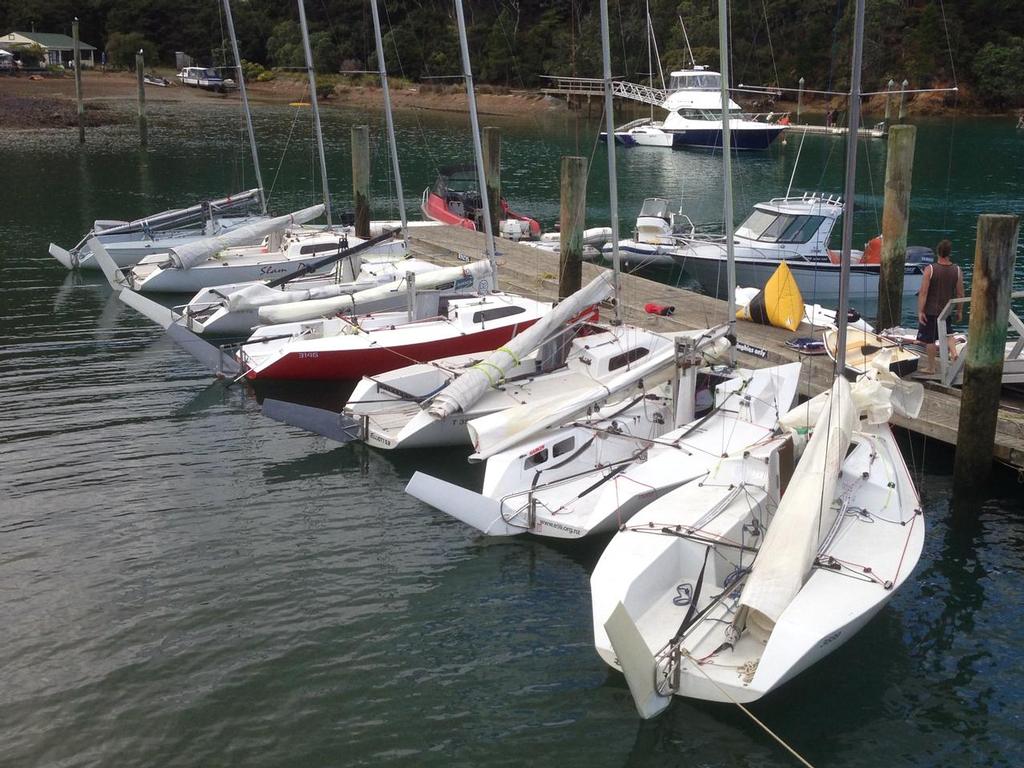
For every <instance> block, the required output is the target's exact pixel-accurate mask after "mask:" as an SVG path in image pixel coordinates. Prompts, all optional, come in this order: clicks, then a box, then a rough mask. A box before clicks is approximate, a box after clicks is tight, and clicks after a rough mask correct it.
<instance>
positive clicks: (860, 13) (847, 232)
mask: <svg viewBox="0 0 1024 768" xmlns="http://www.w3.org/2000/svg"><path fill="white" fill-rule="evenodd" d="M863 51H864V0H857V1H856V10H855V13H854V17H853V57H852V58H853V61H852V62H851V64H850V127H849V132H848V133H847V135H846V188H845V190H844V192H843V197H844V198H845V200H844V201H843V243H842V250H841V257H840V261H839V306H838V307H837V308H836V321H837V322H836V325H837V326H838V332H837V333H836V366H837V370H838V375H840V376H842V375H843V371H845V370H846V322H847V314H848V311H849V302H850V296H849V293H850V249H851V248H852V246H853V210H854V207H855V206H854V194H855V193H856V183H855V181H856V179H855V176H856V173H857V133H858V131H859V130H860V68H861V58H862V56H863Z"/></svg>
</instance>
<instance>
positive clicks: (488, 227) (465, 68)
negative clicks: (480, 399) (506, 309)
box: [455, 0, 498, 289]
mask: <svg viewBox="0 0 1024 768" xmlns="http://www.w3.org/2000/svg"><path fill="white" fill-rule="evenodd" d="M455 15H456V17H457V19H458V22H459V48H460V50H461V51H462V75H463V77H464V78H465V79H466V99H467V100H468V101H469V122H470V124H471V126H472V128H473V159H474V161H475V162H476V183H477V185H478V186H479V187H480V205H481V207H482V208H483V215H484V235H485V237H486V238H487V260H488V261H489V262H491V281H492V283H493V285H494V288H495V289H496V288H497V287H498V256H497V254H496V253H495V251H494V229H493V226H492V224H493V222H491V205H490V201H489V200H488V199H487V182H486V180H485V179H484V152H483V149H482V148H481V147H480V121H479V119H478V118H477V114H476V92H475V91H474V90H473V72H472V70H471V69H470V68H469V45H468V43H467V42H466V17H465V16H464V15H463V13H462V0H455Z"/></svg>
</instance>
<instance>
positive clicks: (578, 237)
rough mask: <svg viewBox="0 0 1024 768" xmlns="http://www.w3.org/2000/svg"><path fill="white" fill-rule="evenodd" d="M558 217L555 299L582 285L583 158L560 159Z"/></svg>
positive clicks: (585, 197) (585, 161) (585, 207)
mask: <svg viewBox="0 0 1024 768" xmlns="http://www.w3.org/2000/svg"><path fill="white" fill-rule="evenodd" d="M561 187H562V190H561V203H562V206H561V217H560V223H559V233H560V234H559V238H558V244H559V258H558V298H559V299H564V298H565V297H566V296H569V295H570V294H573V293H575V292H576V291H578V290H579V289H580V288H581V287H582V285H583V228H584V226H585V214H586V210H587V159H586V158H585V157H563V158H562V184H561Z"/></svg>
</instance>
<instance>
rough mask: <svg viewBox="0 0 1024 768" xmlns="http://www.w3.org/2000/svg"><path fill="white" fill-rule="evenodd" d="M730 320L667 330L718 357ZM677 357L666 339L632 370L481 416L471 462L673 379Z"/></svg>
mask: <svg viewBox="0 0 1024 768" xmlns="http://www.w3.org/2000/svg"><path fill="white" fill-rule="evenodd" d="M728 330H729V327H728V326H727V325H721V326H718V327H717V328H713V329H711V330H707V331H699V332H695V331H682V332H679V333H675V334H665V336H667V337H668V338H673V337H677V336H681V335H688V336H692V337H697V338H698V343H697V351H699V352H700V353H701V354H703V355H705V356H709V355H710V356H717V355H719V354H721V353H722V352H723V348H727V347H728V346H729V342H728V341H727V340H726V339H725V338H724V336H725V334H726V333H727V332H728ZM675 359H676V352H675V345H674V344H666V345H665V346H664V347H663V348H662V349H660V350H656V351H652V352H651V354H649V355H647V356H646V357H644V358H643V359H642V361H640V362H639V363H637V364H636V365H635V366H631V367H630V368H629V369H627V370H624V371H623V372H622V373H620V374H618V375H617V376H613V377H611V378H609V379H606V380H605V381H604V382H603V383H597V382H595V383H594V384H593V385H592V386H589V387H586V388H585V389H582V390H575V391H572V392H567V393H563V394H559V395H555V396H553V397H550V398H547V399H546V400H540V401H537V400H534V401H531V402H529V403H526V404H525V405H520V406H516V407H514V408H508V409H506V410H504V411H500V412H498V413H492V414H490V415H487V416H481V417H480V418H478V419H473V420H472V421H471V422H469V424H468V425H467V426H468V429H469V436H470V438H472V440H473V446H474V448H475V450H476V452H475V453H474V454H473V455H472V456H470V460H471V461H482V460H484V459H487V458H490V457H491V456H493V455H495V454H496V453H500V452H501V451H504V450H506V449H507V448H511V447H512V446H513V445H516V444H517V443H521V442H523V441H524V440H528V439H530V438H532V437H534V436H535V435H538V434H539V433H541V432H543V431H544V430H545V429H548V428H549V427H552V426H555V425H558V424H565V423H566V422H568V421H570V420H571V419H574V418H576V417H577V416H579V415H580V414H583V413H586V412H587V411H588V410H589V409H591V408H592V407H593V406H595V405H597V404H599V403H601V402H603V401H606V400H608V399H609V398H611V397H613V396H615V395H618V394H620V393H623V392H626V391H628V390H629V389H631V388H635V387H637V386H638V385H639V383H640V382H641V381H642V382H643V386H644V389H645V390H649V389H650V388H651V387H655V386H657V385H659V384H663V383H664V382H666V381H669V380H671V378H672V376H673V374H674V367H673V363H674V362H675Z"/></svg>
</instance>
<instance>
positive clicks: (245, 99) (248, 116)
mask: <svg viewBox="0 0 1024 768" xmlns="http://www.w3.org/2000/svg"><path fill="white" fill-rule="evenodd" d="M224 17H225V19H226V20H227V23H228V37H230V38H231V52H232V53H234V55H235V68H236V69H237V70H238V92H239V93H240V94H241V96H242V110H243V111H244V112H245V127H246V129H247V130H248V131H249V150H250V151H251V152H252V168H253V170H254V171H255V172H256V186H257V187H259V190H260V209H261V211H262V212H263V213H264V214H266V212H267V194H266V192H265V191H264V190H263V174H262V173H260V156H259V152H258V151H257V150H256V132H255V131H254V130H253V128H252V112H250V111H249V94H248V92H247V91H246V90H245V74H244V73H243V72H242V57H241V56H240V55H239V54H238V38H237V37H236V36H235V20H234V19H233V18H232V16H231V0H224Z"/></svg>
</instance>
